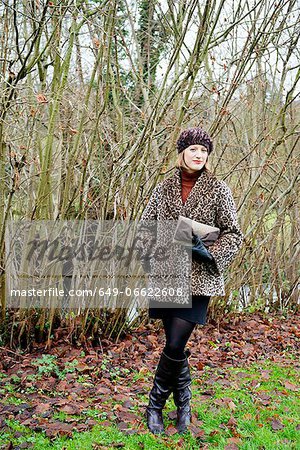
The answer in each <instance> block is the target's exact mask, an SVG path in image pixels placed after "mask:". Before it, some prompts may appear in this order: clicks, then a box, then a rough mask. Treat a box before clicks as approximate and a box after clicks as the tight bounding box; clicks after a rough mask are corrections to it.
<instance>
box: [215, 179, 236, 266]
mask: <svg viewBox="0 0 300 450" xmlns="http://www.w3.org/2000/svg"><path fill="white" fill-rule="evenodd" d="M216 226H217V227H218V228H220V235H219V238H218V239H217V240H216V241H215V242H214V243H213V244H212V245H211V246H210V247H209V251H210V253H211V254H212V256H213V258H214V260H215V261H214V263H215V265H216V267H217V270H218V272H219V273H220V274H222V273H223V272H224V271H225V269H227V267H229V265H230V264H231V262H232V261H233V259H234V258H235V256H236V254H237V253H238V251H239V249H240V248H241V246H242V243H243V240H244V235H243V233H242V231H241V229H240V227H239V224H238V220H237V213H236V206H235V203H234V199H233V196H232V192H231V190H230V188H229V187H228V186H227V184H226V183H225V182H224V181H221V186H220V192H219V195H218V205H217V215H216Z"/></svg>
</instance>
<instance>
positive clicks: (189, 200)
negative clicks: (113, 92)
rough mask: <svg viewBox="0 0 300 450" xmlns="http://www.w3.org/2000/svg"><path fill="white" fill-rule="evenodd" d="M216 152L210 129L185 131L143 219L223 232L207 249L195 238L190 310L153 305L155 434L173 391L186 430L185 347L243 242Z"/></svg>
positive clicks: (151, 410)
mask: <svg viewBox="0 0 300 450" xmlns="http://www.w3.org/2000/svg"><path fill="white" fill-rule="evenodd" d="M212 150H213V144H212V141H211V138H210V137H209V135H208V134H207V133H206V131H204V130H202V129H201V128H188V129H187V130H184V131H183V132H182V133H181V134H180V136H179V139H178V141H177V151H178V167H177V169H176V172H175V173H174V175H173V176H171V177H170V178H167V179H166V180H164V181H162V182H161V183H159V185H158V186H156V188H155V189H154V191H153V193H152V195H151V198H150V200H149V202H148V204H147V206H146V208H145V210H144V212H143V215H142V221H144V220H145V221H156V220H157V221H170V220H173V221H178V218H179V216H184V217H187V218H189V219H192V220H194V221H196V222H201V223H203V224H206V225H210V226H212V227H217V228H218V229H219V230H220V234H219V236H218V239H217V240H216V241H214V242H213V243H212V244H211V245H210V246H209V247H208V246H207V245H205V244H204V243H203V241H202V240H201V238H200V237H199V236H195V240H193V241H192V239H191V243H192V245H193V246H192V270H191V283H190V293H191V295H192V307H184V306H183V307H180V308H162V307H161V306H160V305H158V304H157V302H156V303H154V302H152V303H150V307H149V317H150V318H160V319H162V321H163V325H164V330H165V334H166V345H165V347H164V349H163V352H162V354H161V358H160V361H159V363H158V367H157V370H156V374H155V378H154V385H153V388H152V390H151V392H150V396H149V405H148V406H147V409H146V412H147V424H148V428H149V429H150V431H151V432H153V433H161V432H163V430H164V425H163V418H162V409H163V407H164V405H165V403H166V400H167V398H168V397H169V395H170V394H171V392H173V395H174V402H175V404H176V406H177V423H176V427H177V429H178V431H179V432H180V433H182V432H184V431H186V430H187V426H188V425H189V423H190V420H191V409H190V399H191V376H190V371H189V364H188V356H189V354H190V352H189V350H185V346H186V344H187V342H188V339H189V338H190V335H191V333H192V331H193V329H194V328H195V326H196V324H197V323H198V324H202V325H204V324H205V322H206V312H207V308H208V304H209V300H210V297H211V296H212V295H225V291H224V278H223V272H224V270H225V269H226V268H227V267H228V266H229V265H230V263H231V262H232V260H233V259H234V257H235V255H236V254H237V252H238V251H239V249H240V247H241V244H242V241H243V233H242V232H241V230H240V227H239V224H238V221H237V214H236V208H235V203H234V200H233V196H232V193H231V190H230V188H229V187H228V186H227V185H226V183H225V182H224V181H221V180H218V179H217V178H216V177H215V176H214V175H213V174H212V173H211V172H210V171H209V169H208V168H207V161H208V157H209V154H210V153H211V152H212ZM182 255H183V253H182ZM183 261H184V256H181V259H179V262H178V263H177V264H178V266H176V269H175V270H174V273H178V274H180V273H181V272H183V271H184V269H183ZM150 263H151V261H150ZM153 264H154V263H153Z"/></svg>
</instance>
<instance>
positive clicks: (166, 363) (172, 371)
mask: <svg viewBox="0 0 300 450" xmlns="http://www.w3.org/2000/svg"><path fill="white" fill-rule="evenodd" d="M185 360H186V358H184V359H181V360H177V359H173V358H170V357H169V356H168V355H167V354H166V353H165V352H164V351H163V352H162V354H161V357H160V360H159V363H158V366H157V369H156V373H155V377H154V381H153V387H152V389H151V392H150V395H149V405H148V406H147V408H146V414H147V426H148V428H149V430H150V431H151V432H152V433H154V434H157V433H162V432H163V431H164V423H163V416H162V409H163V407H164V406H165V404H166V401H167V399H168V397H169V396H170V394H171V392H172V391H173V389H174V387H175V384H176V380H177V379H178V375H179V373H180V371H181V368H182V365H183V364H184V363H185Z"/></svg>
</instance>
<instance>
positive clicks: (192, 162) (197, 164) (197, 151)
mask: <svg viewBox="0 0 300 450" xmlns="http://www.w3.org/2000/svg"><path fill="white" fill-rule="evenodd" d="M183 157H184V161H185V164H186V165H187V167H188V169H187V171H188V172H197V170H200V169H202V167H203V166H204V165H205V163H206V161H207V157H208V151H207V148H206V147H204V145H198V144H197V145H190V146H189V147H187V148H186V149H185V150H184V155H183Z"/></svg>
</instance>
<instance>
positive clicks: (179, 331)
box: [162, 317, 196, 359]
mask: <svg viewBox="0 0 300 450" xmlns="http://www.w3.org/2000/svg"><path fill="white" fill-rule="evenodd" d="M162 320H163V324H164V329H165V333H166V345H165V348H164V352H165V353H166V354H167V355H168V356H170V358H174V359H183V358H184V356H185V355H184V353H183V351H184V348H185V346H186V343H187V341H188V340H189V337H190V335H191V334H192V332H193V330H194V328H195V326H196V324H195V323H193V322H189V321H188V320H184V319H180V318H179V317H166V318H163V319H162Z"/></svg>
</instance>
